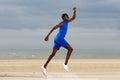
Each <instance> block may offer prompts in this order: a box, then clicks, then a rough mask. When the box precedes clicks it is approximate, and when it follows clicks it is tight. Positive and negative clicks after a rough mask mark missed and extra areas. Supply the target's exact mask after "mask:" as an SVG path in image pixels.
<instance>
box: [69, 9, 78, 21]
mask: <svg viewBox="0 0 120 80" xmlns="http://www.w3.org/2000/svg"><path fill="white" fill-rule="evenodd" d="M75 18H76V7H74V8H73V16H72V18H70V19H69V21H68V22H71V21H73V20H74V19H75Z"/></svg>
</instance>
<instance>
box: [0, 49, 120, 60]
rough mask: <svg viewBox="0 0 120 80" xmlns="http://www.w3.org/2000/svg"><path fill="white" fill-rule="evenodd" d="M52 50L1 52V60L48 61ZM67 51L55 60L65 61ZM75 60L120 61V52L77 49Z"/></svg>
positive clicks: (74, 52) (73, 56) (61, 51)
mask: <svg viewBox="0 0 120 80" xmlns="http://www.w3.org/2000/svg"><path fill="white" fill-rule="evenodd" d="M51 52H52V50H47V49H46V50H44V49H42V50H41V49H29V50H15V49H11V50H0V59H46V58H48V56H49V55H50V54H51ZM66 53H67V50H65V49H60V50H59V51H58V52H57V53H56V55H55V57H54V58H55V59H64V58H65V57H66ZM71 58H73V59H90V58H92V59H97V58H98V59H99V58H101V59H120V50H95V49H75V50H74V51H73V53H72V55H71Z"/></svg>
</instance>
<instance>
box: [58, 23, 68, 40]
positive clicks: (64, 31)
mask: <svg viewBox="0 0 120 80" xmlns="http://www.w3.org/2000/svg"><path fill="white" fill-rule="evenodd" d="M67 30H68V22H67V21H63V26H61V27H59V32H58V34H57V36H56V39H64V38H65V36H66V34H67Z"/></svg>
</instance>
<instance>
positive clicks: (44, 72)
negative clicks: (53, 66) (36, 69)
mask: <svg viewBox="0 0 120 80" xmlns="http://www.w3.org/2000/svg"><path fill="white" fill-rule="evenodd" d="M41 70H42V73H43V75H44V76H45V77H47V71H46V68H45V67H44V66H41Z"/></svg>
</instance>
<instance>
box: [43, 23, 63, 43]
mask: <svg viewBox="0 0 120 80" xmlns="http://www.w3.org/2000/svg"><path fill="white" fill-rule="evenodd" d="M62 25H63V23H62V22H61V23H59V24H58V25H56V26H54V27H53V28H52V29H51V30H50V32H49V33H48V34H47V36H46V37H45V39H44V40H45V41H48V40H49V36H50V34H51V33H52V32H53V31H54V30H56V29H57V28H59V27H60V26H62Z"/></svg>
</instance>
